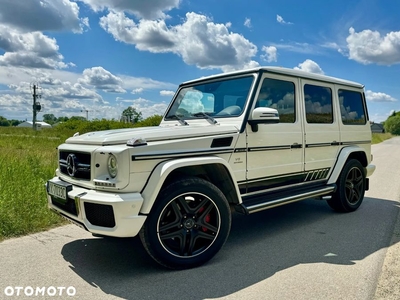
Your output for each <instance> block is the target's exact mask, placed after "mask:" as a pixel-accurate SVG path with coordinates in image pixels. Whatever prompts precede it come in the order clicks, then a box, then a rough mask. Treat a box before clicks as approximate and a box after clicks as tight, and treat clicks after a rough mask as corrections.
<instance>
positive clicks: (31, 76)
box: [0, 67, 176, 120]
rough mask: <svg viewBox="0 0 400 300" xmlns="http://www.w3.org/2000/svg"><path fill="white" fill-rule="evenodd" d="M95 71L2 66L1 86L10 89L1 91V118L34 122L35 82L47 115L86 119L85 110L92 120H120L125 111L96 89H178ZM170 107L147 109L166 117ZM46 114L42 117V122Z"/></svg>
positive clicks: (154, 82) (156, 82) (143, 79)
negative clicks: (165, 113) (112, 105)
mask: <svg viewBox="0 0 400 300" xmlns="http://www.w3.org/2000/svg"><path fill="white" fill-rule="evenodd" d="M94 70H95V71H93V68H92V69H87V71H86V73H85V75H84V74H82V73H81V74H79V73H73V72H68V71H63V70H51V69H29V68H21V67H18V68H17V67H2V68H0V84H3V85H7V86H8V90H1V91H0V116H5V117H6V118H8V119H18V120H22V119H25V118H26V119H28V120H31V119H32V110H31V107H32V90H31V88H30V86H31V85H32V83H33V82H35V83H38V84H39V86H40V89H39V93H40V94H41V95H42V98H41V99H40V102H41V103H42V104H43V105H44V111H43V112H42V113H43V114H46V113H52V114H54V115H55V116H57V117H61V116H67V117H71V116H83V117H86V113H85V112H81V110H89V111H90V112H89V119H92V118H107V119H111V118H114V119H119V117H120V114H121V112H122V111H123V109H124V108H122V107H121V106H116V107H111V106H110V105H109V104H108V102H107V101H106V100H105V99H104V98H103V96H101V95H100V94H99V93H97V92H96V90H95V88H96V87H99V88H100V87H103V86H104V85H106V86H107V85H108V84H111V88H113V89H115V88H118V86H119V85H118V84H121V85H120V87H121V88H122V89H126V90H133V89H140V88H141V87H144V88H145V89H153V90H154V89H156V90H159V89H160V88H163V89H173V88H176V85H174V84H170V83H166V82H160V81H156V80H152V79H150V78H144V77H143V78H142V77H132V76H126V75H114V74H111V73H110V72H108V71H106V70H104V68H101V67H100V69H97V72H98V73H96V68H95V69H94ZM107 72H108V73H107ZM102 76H104V77H102ZM118 78H119V79H120V80H121V81H119V80H118ZM92 84H93V85H92ZM112 84H115V85H112ZM121 100H122V98H121V97H118V98H117V101H121ZM129 103H132V100H129ZM166 106H167V104H165V103H164V104H156V103H151V104H148V105H147V106H144V109H145V112H146V116H147V114H149V115H148V116H150V115H152V112H154V113H158V114H162V113H163V111H164V110H165V108H166ZM125 108H126V107H125ZM42 113H40V114H39V115H38V118H39V119H40V118H41V116H42V115H41V114H42Z"/></svg>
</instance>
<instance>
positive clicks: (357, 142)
mask: <svg viewBox="0 0 400 300" xmlns="http://www.w3.org/2000/svg"><path fill="white" fill-rule="evenodd" d="M340 144H341V145H355V144H371V141H351V142H342V143H340Z"/></svg>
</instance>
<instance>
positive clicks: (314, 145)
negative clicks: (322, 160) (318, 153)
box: [306, 143, 333, 148]
mask: <svg viewBox="0 0 400 300" xmlns="http://www.w3.org/2000/svg"><path fill="white" fill-rule="evenodd" d="M331 146H333V145H332V143H318V144H306V148H316V147H331Z"/></svg>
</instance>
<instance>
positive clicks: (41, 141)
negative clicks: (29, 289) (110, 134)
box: [0, 127, 391, 240]
mask: <svg viewBox="0 0 400 300" xmlns="http://www.w3.org/2000/svg"><path fill="white" fill-rule="evenodd" d="M102 129H103V128H102ZM75 130H76V129H75V128H71V129H70V130H68V129H65V128H64V129H63V130H60V129H43V130H41V131H36V132H35V131H33V130H32V129H30V128H15V127H13V128H11V127H0V240H3V239H5V238H10V237H16V236H21V235H25V234H28V233H33V232H38V231H41V230H46V229H49V228H51V227H54V226H58V225H60V224H64V223H65V222H64V221H63V220H62V219H61V218H60V217H58V216H57V215H56V214H54V213H52V212H51V211H49V209H48V208H47V200H46V192H45V187H44V185H45V183H46V181H47V180H48V179H50V178H52V177H53V175H54V171H55V169H56V167H57V150H56V148H57V146H58V145H59V144H61V143H62V142H64V140H65V139H66V138H68V137H69V136H71V135H72V134H73V133H74V132H75ZM390 137H391V135H390V134H373V142H374V143H378V142H381V141H383V140H385V139H388V138H390Z"/></svg>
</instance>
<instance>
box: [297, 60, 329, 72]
mask: <svg viewBox="0 0 400 300" xmlns="http://www.w3.org/2000/svg"><path fill="white" fill-rule="evenodd" d="M293 69H295V70H302V71H306V72H310V73H316V74H324V71H322V69H321V67H320V66H319V65H318V64H317V63H316V62H315V61H312V60H311V59H306V60H305V61H304V62H302V63H300V64H298V66H297V67H294V68H293Z"/></svg>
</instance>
